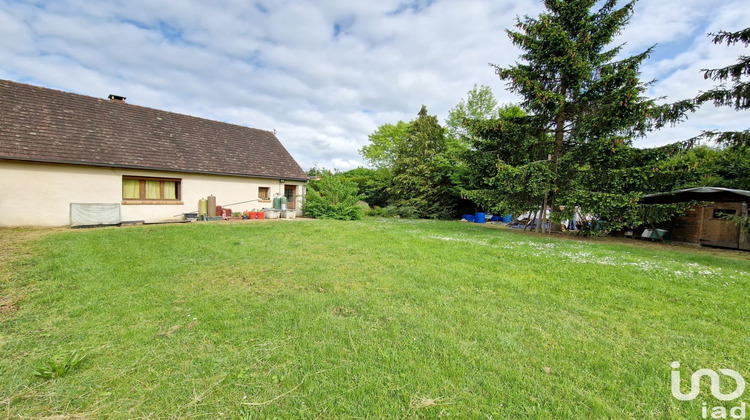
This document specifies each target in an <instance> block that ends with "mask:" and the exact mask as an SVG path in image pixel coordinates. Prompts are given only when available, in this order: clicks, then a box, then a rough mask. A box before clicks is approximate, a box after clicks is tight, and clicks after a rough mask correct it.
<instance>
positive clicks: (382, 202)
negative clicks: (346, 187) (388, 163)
mask: <svg viewBox="0 0 750 420" xmlns="http://www.w3.org/2000/svg"><path fill="white" fill-rule="evenodd" d="M336 176H338V177H339V178H341V179H342V180H345V181H351V182H354V183H355V184H357V187H358V188H359V195H360V198H361V199H362V200H363V201H365V202H367V204H369V205H370V206H379V207H385V206H387V205H388V204H389V198H390V197H389V195H388V188H389V187H390V186H391V181H392V179H393V175H391V171H390V170H389V169H388V168H378V169H369V168H356V169H352V170H349V171H346V172H341V173H339V174H336Z"/></svg>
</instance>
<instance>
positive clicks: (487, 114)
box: [445, 85, 498, 139]
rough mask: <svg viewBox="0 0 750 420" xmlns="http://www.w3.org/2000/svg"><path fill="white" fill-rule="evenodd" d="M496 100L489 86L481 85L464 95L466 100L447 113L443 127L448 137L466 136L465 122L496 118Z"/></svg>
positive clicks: (462, 100)
mask: <svg viewBox="0 0 750 420" xmlns="http://www.w3.org/2000/svg"><path fill="white" fill-rule="evenodd" d="M497 116H498V106H497V99H495V95H494V94H493V93H492V89H490V87H489V86H485V85H481V86H477V85H474V87H473V88H472V89H471V90H470V91H469V92H468V93H467V94H466V99H465V100H464V99H463V98H462V99H461V101H460V102H459V103H458V104H457V105H456V106H454V107H453V108H451V110H450V111H448V118H446V119H445V126H446V128H447V129H448V136H449V137H452V138H455V139H458V138H461V137H463V136H466V135H467V134H468V132H467V131H466V128H465V122H466V121H467V120H488V119H492V118H497Z"/></svg>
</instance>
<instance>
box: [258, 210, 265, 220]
mask: <svg viewBox="0 0 750 420" xmlns="http://www.w3.org/2000/svg"><path fill="white" fill-rule="evenodd" d="M257 214H258V219H260V220H263V219H265V218H266V212H264V211H259V212H258V213H257Z"/></svg>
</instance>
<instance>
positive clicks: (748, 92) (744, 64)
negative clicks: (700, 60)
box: [695, 28, 750, 146]
mask: <svg viewBox="0 0 750 420" xmlns="http://www.w3.org/2000/svg"><path fill="white" fill-rule="evenodd" d="M709 35H712V36H713V37H714V39H713V42H714V44H722V43H724V42H726V43H727V45H734V44H736V43H738V42H741V43H743V44H745V47H747V46H748V45H750V28H745V29H743V30H741V31H737V32H725V31H721V32H719V33H717V34H709ZM702 72H703V77H704V78H705V79H711V80H714V81H717V82H721V83H722V84H721V85H719V86H717V87H715V88H713V89H711V90H709V91H708V92H701V94H699V95H698V96H697V97H696V98H695V100H696V103H698V104H700V105H702V104H704V103H706V102H713V103H714V105H716V106H731V107H734V109H735V110H737V111H740V110H745V109H750V82H747V81H743V80H742V77H743V76H750V57H749V56H740V58H739V59H738V60H737V63H736V64H733V65H731V66H727V67H723V68H719V69H703V70H702ZM730 80H731V82H732V86H731V87H727V86H726V85H724V82H727V81H730ZM703 135H704V136H705V137H707V138H712V139H714V140H716V141H717V142H718V143H723V144H729V145H733V146H743V145H744V146H750V130H744V131H724V132H717V131H707V132H704V134H703Z"/></svg>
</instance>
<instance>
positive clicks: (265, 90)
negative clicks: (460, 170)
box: [0, 0, 750, 170]
mask: <svg viewBox="0 0 750 420" xmlns="http://www.w3.org/2000/svg"><path fill="white" fill-rule="evenodd" d="M406 4H418V7H416V9H415V8H408V7H404V5H406ZM541 7H542V5H541V2H538V1H535V0H521V1H515V2H493V1H489V0H466V1H449V0H441V1H434V2H426V1H421V2H416V3H414V2H404V1H401V0H384V1H366V2H344V1H340V0H322V1H311V0H307V1H302V0H300V1H275V0H274V1H272V0H263V1H259V2H255V3H252V2H246V1H242V0H224V1H220V2H200V1H183V0H163V1H159V2H153V1H148V0H133V1H129V2H94V1H91V0H60V1H56V2H39V3H18V2H13V1H7V0H5V1H4V0H0V60H2V62H3V64H4V65H3V68H2V69H0V77H3V78H7V79H11V80H17V81H22V82H29V83H34V84H40V85H44V86H50V87H55V88H60V89H64V90H69V91H74V92H78V93H83V94H87V95H92V96H97V97H106V95H107V94H109V93H116V94H120V95H124V96H127V97H128V101H129V102H130V103H133V104H138V105H143V106H150V107H154V108H160V109H167V110H171V111H175V112H181V113H186V114H191V115H196V116H201V117H205V118H212V119H217V120H220V121H227V122H232V123H237V124H242V125H247V126H253V127H257V128H262V129H267V130H271V129H276V130H277V133H278V136H279V138H280V139H281V141H282V143H284V145H285V146H286V147H287V149H288V150H289V151H290V152H291V153H292V155H293V156H294V157H295V158H296V159H297V160H298V161H299V162H300V163H301V164H302V165H303V167H310V166H312V165H313V164H318V165H320V166H326V167H331V168H332V167H336V168H338V169H342V170H346V169H350V168H353V167H356V166H357V165H359V164H361V163H362V160H361V158H360V157H359V155H358V153H357V151H358V149H359V148H360V147H362V146H363V145H364V144H366V142H367V135H368V134H369V133H371V132H373V131H374V130H375V129H376V128H377V127H378V126H379V125H381V124H384V123H394V122H396V121H398V120H405V121H408V120H411V119H413V118H414V117H415V116H416V114H417V112H418V111H419V108H420V106H421V105H422V104H425V105H427V107H428V110H429V112H430V113H431V114H437V115H438V116H439V118H440V119H441V120H443V119H444V118H445V116H446V115H447V112H448V110H449V109H450V108H451V107H453V106H454V105H455V104H456V103H457V102H458V101H459V100H460V99H461V98H462V97H463V96H464V95H465V94H466V92H467V91H468V90H469V89H470V88H471V87H472V86H473V85H474V84H475V83H478V84H487V85H490V86H491V87H492V88H493V90H494V92H495V94H496V96H497V97H498V100H499V101H500V102H514V101H517V98H516V97H515V96H514V95H513V94H511V93H508V92H506V91H505V90H504V85H503V84H502V82H501V81H500V80H499V79H498V78H497V76H496V75H495V74H494V72H493V69H492V68H491V67H489V66H488V63H496V64H499V65H502V66H506V65H509V64H512V63H513V62H514V61H515V60H516V59H517V57H518V53H519V51H518V50H517V49H516V48H515V47H513V46H512V45H511V43H510V41H509V40H508V37H507V35H506V34H505V29H506V28H511V27H512V26H513V25H514V23H515V18H516V16H517V15H524V14H528V15H531V16H534V15H537V14H538V13H539V11H540V10H541ZM746 9H747V8H745V7H744V4H743V3H742V2H740V1H739V0H732V1H725V2H721V3H720V4H711V3H710V2H699V1H697V0H679V1H678V0H663V1H655V0H650V1H649V0H643V1H641V2H638V3H637V8H636V14H635V15H634V17H633V19H632V22H631V25H630V26H629V27H628V28H627V29H626V30H625V31H624V33H623V35H622V37H621V39H622V40H623V41H627V42H628V46H627V48H626V50H627V51H630V52H635V51H640V50H643V49H644V48H647V47H648V46H651V45H653V44H654V43H659V44H660V45H659V46H658V47H657V52H656V53H655V55H654V58H653V59H652V60H650V61H648V62H647V65H646V66H645V67H644V69H643V70H644V72H643V73H644V77H647V78H657V79H660V80H659V81H658V82H657V83H656V84H655V85H654V86H653V87H652V90H651V92H650V94H651V95H667V96H668V97H669V99H670V100H671V99H674V100H676V99H681V98H684V97H690V96H693V95H694V94H695V93H696V92H697V89H706V88H708V87H710V86H711V83H707V82H705V81H703V80H702V78H701V76H700V73H699V70H700V68H702V67H701V66H704V67H705V66H707V67H711V66H721V65H726V64H729V63H731V62H732V61H733V59H735V58H736V56H737V55H738V52H737V49H734V50H732V49H730V48H727V47H722V46H715V45H713V44H711V43H710V42H709V40H708V39H707V38H706V37H705V33H706V32H708V31H715V30H719V29H739V28H741V27H744V26H742V25H743V24H745V23H746V22H747V21H749V20H750V15H749V14H748V13H750V12H748V11H747V10H746ZM395 11H399V13H394V12H395ZM662 47H663V48H662ZM660 51H661V52H660ZM731 114H733V112H731V110H722V109H716V110H714V109H712V108H706V109H704V110H701V111H700V112H698V113H696V114H694V115H692V116H691V118H690V120H689V121H688V122H687V123H684V124H682V125H680V126H677V127H675V128H674V129H666V130H663V131H662V132H661V133H656V134H655V135H654V136H650V137H649V138H648V139H645V140H642V141H640V144H643V145H650V144H660V143H664V142H666V141H673V140H679V139H683V138H688V137H692V136H693V135H695V134H697V133H698V132H700V130H701V129H703V128H714V127H717V128H723V127H729V126H732V124H735V125H736V124H737V121H736V120H737V118H733V117H732V116H731ZM709 126H710V127H709Z"/></svg>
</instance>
